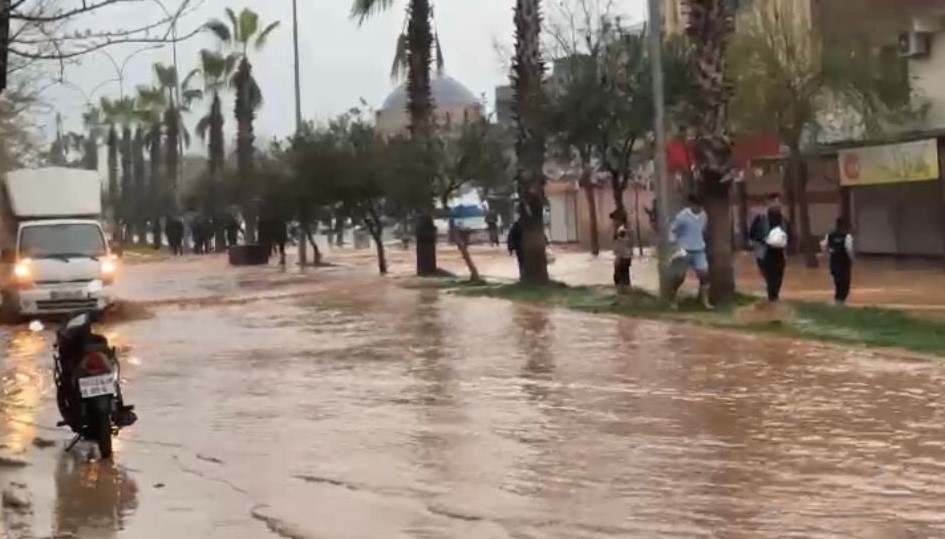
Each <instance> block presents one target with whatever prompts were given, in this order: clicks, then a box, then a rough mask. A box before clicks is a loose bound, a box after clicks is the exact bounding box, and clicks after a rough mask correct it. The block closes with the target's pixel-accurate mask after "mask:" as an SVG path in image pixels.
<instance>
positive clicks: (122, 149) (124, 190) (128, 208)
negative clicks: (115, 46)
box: [113, 97, 137, 241]
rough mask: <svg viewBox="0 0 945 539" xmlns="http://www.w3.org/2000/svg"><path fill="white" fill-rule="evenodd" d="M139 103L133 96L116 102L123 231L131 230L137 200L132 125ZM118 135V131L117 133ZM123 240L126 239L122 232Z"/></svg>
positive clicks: (120, 213)
mask: <svg viewBox="0 0 945 539" xmlns="http://www.w3.org/2000/svg"><path fill="white" fill-rule="evenodd" d="M136 107H137V104H136V103H135V100H134V98H133V97H123V98H121V99H119V100H118V101H116V102H115V109H114V111H113V112H114V115H115V120H116V121H117V123H118V125H120V126H121V140H120V141H116V142H118V144H119V146H118V155H119V156H120V158H121V184H120V190H121V197H120V202H119V221H120V222H121V226H122V231H123V232H124V231H128V232H130V231H131V222H130V219H131V217H132V215H133V214H134V208H133V207H132V204H133V201H134V200H135V198H136V197H135V193H134V170H132V163H133V162H134V157H133V150H134V148H133V146H134V145H133V141H132V130H131V126H132V125H133V124H134V123H135V120H136ZM116 135H117V133H116ZM122 240H123V241H124V240H125V237H124V234H122Z"/></svg>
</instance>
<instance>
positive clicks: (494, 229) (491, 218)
mask: <svg viewBox="0 0 945 539" xmlns="http://www.w3.org/2000/svg"><path fill="white" fill-rule="evenodd" d="M486 229H487V230H488V231H489V245H490V246H492V247H498V246H499V214H498V213H496V212H495V211H493V210H489V211H488V212H487V213H486Z"/></svg>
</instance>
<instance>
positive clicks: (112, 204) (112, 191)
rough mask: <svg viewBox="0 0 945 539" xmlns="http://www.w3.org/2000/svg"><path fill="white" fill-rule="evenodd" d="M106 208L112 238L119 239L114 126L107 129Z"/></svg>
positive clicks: (116, 148)
mask: <svg viewBox="0 0 945 539" xmlns="http://www.w3.org/2000/svg"><path fill="white" fill-rule="evenodd" d="M107 144H108V209H109V211H110V212H111V221H112V239H113V240H120V239H121V228H120V226H119V222H118V217H119V216H118V213H119V212H118V200H119V192H118V131H117V130H116V129H115V126H112V127H111V128H110V129H109V130H108V142H107Z"/></svg>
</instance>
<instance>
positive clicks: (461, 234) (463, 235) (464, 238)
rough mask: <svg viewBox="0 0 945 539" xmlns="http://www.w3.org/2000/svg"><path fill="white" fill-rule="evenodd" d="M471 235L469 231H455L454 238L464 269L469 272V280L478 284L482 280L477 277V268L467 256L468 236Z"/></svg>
mask: <svg viewBox="0 0 945 539" xmlns="http://www.w3.org/2000/svg"><path fill="white" fill-rule="evenodd" d="M470 235H472V232H471V231H469V230H458V229H457V230H456V232H455V234H454V237H455V238H456V248H457V249H459V254H460V256H462V257H463V262H465V263H466V269H467V270H469V280H470V281H472V282H479V281H481V280H482V278H481V277H480V276H479V268H477V267H476V263H475V262H473V259H472V255H470V254H469V236H470Z"/></svg>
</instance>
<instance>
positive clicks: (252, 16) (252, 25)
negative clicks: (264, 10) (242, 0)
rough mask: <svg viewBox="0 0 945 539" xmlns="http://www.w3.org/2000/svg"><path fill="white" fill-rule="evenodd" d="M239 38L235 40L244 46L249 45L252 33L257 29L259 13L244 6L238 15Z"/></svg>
mask: <svg viewBox="0 0 945 539" xmlns="http://www.w3.org/2000/svg"><path fill="white" fill-rule="evenodd" d="M239 29H240V30H239V35H240V37H239V39H238V40H237V41H238V42H239V43H240V44H242V45H243V46H244V47H247V46H249V42H250V40H251V39H252V38H253V35H255V34H256V32H257V31H259V14H257V13H256V12H255V11H253V10H251V9H249V8H244V9H243V10H242V11H240V15H239Z"/></svg>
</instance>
